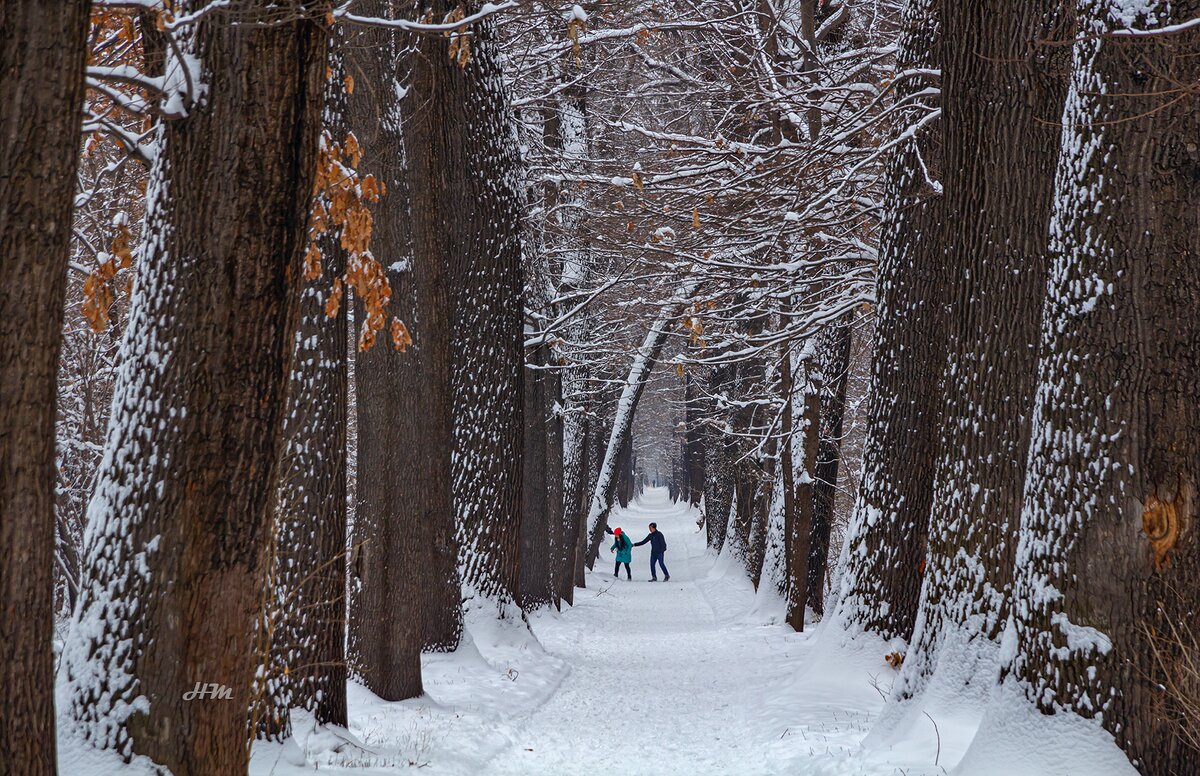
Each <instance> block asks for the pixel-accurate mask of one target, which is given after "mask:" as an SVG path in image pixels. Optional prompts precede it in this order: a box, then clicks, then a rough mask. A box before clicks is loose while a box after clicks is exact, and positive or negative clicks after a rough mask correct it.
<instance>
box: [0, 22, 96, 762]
mask: <svg viewBox="0 0 1200 776" xmlns="http://www.w3.org/2000/svg"><path fill="white" fill-rule="evenodd" d="M89 5H90V3H87V2H80V0H72V1H71V2H45V1H44V0H17V2H11V3H4V4H3V5H0V72H2V73H4V77H3V79H0V106H3V108H0V245H3V246H4V250H3V254H2V257H0V272H2V273H3V277H4V281H3V283H0V394H3V396H4V400H3V401H0V556H2V557H0V686H3V687H4V694H5V700H4V713H3V714H2V715H0V774H18V773H19V774H29V775H30V776H41V775H42V774H51V773H54V772H55V733H54V731H55V719H54V650H53V649H52V648H51V639H52V637H53V633H54V535H55V521H54V485H55V465H54V464H55V462H54V416H55V406H56V400H57V385H56V383H55V376H56V374H57V370H58V354H59V351H60V349H61V345H62V320H63V302H64V296H65V293H66V281H67V258H68V255H69V254H68V243H69V241H70V236H71V208H72V200H73V197H74V193H75V167H76V164H77V162H78V159H79V153H78V151H79V127H80V123H81V122H82V120H83V72H84V61H85V59H86V57H87V30H88V8H89Z"/></svg>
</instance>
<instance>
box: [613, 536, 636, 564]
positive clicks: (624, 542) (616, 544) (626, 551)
mask: <svg viewBox="0 0 1200 776" xmlns="http://www.w3.org/2000/svg"><path fill="white" fill-rule="evenodd" d="M609 549H612V550H616V551H617V563H629V562H630V561H631V560H633V540H632V539H630V538H629V537H628V536H626V535H625V534H621V535H620V536H618V537H616V538H615V539H613V543H612V547H610V548H609Z"/></svg>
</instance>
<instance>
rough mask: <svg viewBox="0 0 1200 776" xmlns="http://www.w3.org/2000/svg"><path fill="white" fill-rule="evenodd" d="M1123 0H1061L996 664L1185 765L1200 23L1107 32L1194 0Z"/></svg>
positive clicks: (1192, 626)
mask: <svg viewBox="0 0 1200 776" xmlns="http://www.w3.org/2000/svg"><path fill="white" fill-rule="evenodd" d="M1122 5H1123V4H1120V3H1115V2H1080V3H1078V5H1077V12H1078V27H1077V28H1076V29H1075V30H1074V31H1073V32H1074V34H1075V36H1076V38H1077V40H1078V42H1077V43H1076V44H1075V51H1074V64H1075V69H1074V75H1073V77H1072V83H1071V90H1070V93H1069V96H1068V99H1067V107H1066V111H1065V114H1064V118H1063V122H1062V124H1063V128H1062V157H1061V159H1060V162H1059V166H1058V175H1057V183H1056V190H1055V202H1056V209H1055V213H1054V217H1053V222H1052V228H1051V231H1050V235H1051V240H1050V255H1051V260H1052V265H1051V269H1050V283H1049V290H1048V295H1047V301H1046V308H1045V320H1044V322H1043V324H1042V362H1041V370H1040V372H1041V374H1040V381H1041V383H1040V387H1039V388H1038V392H1037V398H1036V403H1035V409H1034V411H1033V432H1032V440H1033V441H1032V447H1031V450H1030V454H1029V459H1028V467H1029V468H1028V475H1027V481H1026V486H1025V505H1024V513H1023V515H1022V519H1021V532H1020V542H1019V544H1018V549H1017V564H1016V580H1015V584H1014V595H1013V600H1014V601H1015V602H1019V603H1018V604H1017V605H1015V606H1014V616H1013V621H1012V625H1011V626H1010V628H1009V631H1008V632H1007V633H1006V634H1005V641H1006V642H1007V644H1009V645H1010V647H1011V652H1012V654H1013V655H1014V658H1013V660H1012V661H1011V664H1010V665H1009V666H1008V667H1007V669H1006V670H1007V673H1008V674H1009V676H1010V678H1011V680H1015V682H1016V684H1017V686H1018V687H1020V688H1022V689H1023V690H1024V693H1025V695H1026V696H1027V697H1028V698H1029V700H1030V701H1032V702H1034V703H1036V704H1038V706H1040V707H1041V709H1042V710H1043V711H1044V712H1046V713H1047V714H1054V713H1063V712H1067V713H1075V714H1080V715H1082V716H1085V717H1090V718H1095V719H1097V720H1098V722H1099V724H1102V725H1103V726H1104V727H1105V728H1106V729H1107V730H1108V731H1110V732H1111V733H1112V735H1113V737H1114V738H1115V739H1116V741H1117V744H1118V745H1120V746H1121V747H1122V748H1123V749H1124V750H1125V751H1126V753H1127V754H1128V755H1129V757H1130V759H1131V760H1132V761H1133V762H1134V764H1135V765H1136V766H1137V768H1138V770H1139V771H1141V772H1142V773H1144V774H1147V776H1150V775H1151V774H1172V775H1173V776H1174V775H1175V774H1179V775H1182V774H1191V773H1197V772H1200V750H1198V749H1197V747H1196V737H1195V735H1194V732H1195V730H1196V723H1197V720H1196V719H1195V718H1194V717H1193V718H1192V719H1190V720H1189V719H1188V718H1187V717H1186V715H1184V713H1183V711H1182V709H1183V708H1184V707H1185V705H1186V704H1188V703H1190V704H1191V705H1192V708H1193V709H1194V708H1195V697H1196V696H1195V693H1196V690H1197V687H1198V685H1197V681H1198V679H1200V678H1198V677H1196V676H1195V674H1194V668H1195V666H1196V662H1195V661H1196V657H1197V656H1196V650H1198V649H1200V643H1197V642H1196V641H1195V639H1196V636H1197V635H1200V634H1198V630H1197V625H1196V623H1197V615H1196V612H1197V610H1198V609H1200V535H1198V533H1197V526H1198V525H1200V523H1198V522H1197V518H1198V517H1200V499H1198V497H1197V482H1198V479H1200V404H1198V403H1197V401H1196V397H1197V395H1200V361H1197V353H1200V318H1198V317H1197V315H1196V300H1197V298H1200V249H1198V247H1197V246H1200V151H1198V150H1197V145H1196V143H1197V138H1200V112H1197V109H1196V104H1195V93H1194V92H1193V93H1192V95H1191V96H1190V97H1187V96H1181V95H1180V94H1179V93H1178V92H1177V91H1176V90H1177V89H1178V87H1179V86H1180V85H1181V84H1193V85H1194V84H1196V83H1197V82H1198V79H1200V63H1198V62H1197V60H1196V56H1195V54H1196V51H1197V50H1200V32H1198V31H1197V30H1196V28H1194V27H1193V28H1192V29H1191V30H1185V31H1183V32H1181V33H1176V34H1174V35H1164V36H1156V37H1147V38H1113V37H1105V33H1107V32H1109V31H1111V30H1114V29H1121V28H1126V27H1128V26H1132V27H1134V28H1141V29H1153V28H1158V27H1167V26H1170V25H1172V24H1178V23H1181V22H1185V21H1188V20H1191V19H1194V18H1195V17H1196V16H1197V15H1198V14H1200V4H1198V3H1197V2H1195V0H1191V1H1190V2H1184V3H1172V4H1170V6H1167V4H1166V3H1158V4H1155V5H1156V7H1155V8H1154V10H1153V12H1152V13H1153V16H1152V18H1149V19H1148V18H1146V17H1145V16H1139V17H1138V18H1137V19H1135V20H1132V22H1131V20H1129V19H1127V18H1126V17H1124V16H1118V15H1117V13H1116V11H1117V10H1118V6H1122ZM1118 19H1120V21H1117V20H1118ZM1108 95H1112V96H1108ZM1179 636H1182V637H1183V638H1178V637H1179ZM1189 650H1190V657H1191V660H1192V663H1191V666H1192V671H1193V673H1192V674H1191V676H1190V678H1189V676H1188V674H1187V673H1186V668H1185V666H1186V662H1185V661H1186V660H1187V658H1188V656H1189V654H1188V651H1189ZM1189 726H1190V729H1191V731H1192V733H1193V735H1192V736H1191V738H1190V743H1189V739H1188V736H1187V730H1188V727H1189Z"/></svg>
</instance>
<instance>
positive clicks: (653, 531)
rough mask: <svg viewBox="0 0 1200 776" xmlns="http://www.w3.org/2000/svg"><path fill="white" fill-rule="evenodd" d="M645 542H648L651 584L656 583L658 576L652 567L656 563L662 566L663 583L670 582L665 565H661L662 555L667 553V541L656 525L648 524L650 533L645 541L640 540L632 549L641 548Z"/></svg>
mask: <svg viewBox="0 0 1200 776" xmlns="http://www.w3.org/2000/svg"><path fill="white" fill-rule="evenodd" d="M646 542H650V580H649V581H651V582H657V581H658V574H657V572H656V569H655V567H654V564H655V563H657V564H658V565H659V566H662V570H663V582H670V581H671V572H669V571H667V564H666V563H663V555H665V554H666V552H667V540H666V539H664V538H663V535H662V531H660V530H658V524H657V523H651V524H650V533H649V534H648V535H647V536H646V538H645V539H642V540H641V541H640V542H638V543H637V544H635V545H633V546H634V547H641V546H642V545H643V544H645V543H646Z"/></svg>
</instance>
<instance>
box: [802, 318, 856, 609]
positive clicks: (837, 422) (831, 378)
mask: <svg viewBox="0 0 1200 776" xmlns="http://www.w3.org/2000/svg"><path fill="white" fill-rule="evenodd" d="M850 335H851V329H850V325H849V324H836V326H835V327H834V328H833V329H832V330H831V331H825V332H823V333H822V335H821V340H822V344H821V347H820V350H819V352H818V354H817V357H818V358H819V359H820V360H821V366H820V373H821V426H820V427H821V437H820V439H821V441H820V444H819V446H818V448H817V464H816V480H817V481H816V484H815V485H814V486H813V494H814V495H813V498H814V501H813V518H812V546H811V547H810V548H809V555H808V605H809V606H810V607H811V608H812V610H813V612H814V613H816V614H817V615H823V614H824V613H825V573H826V570H827V568H828V566H829V532H830V529H831V527H832V526H833V507H834V502H835V500H836V498H837V482H838V467H839V465H840V463H841V451H842V420H843V418H844V417H845V412H846V382H847V381H846V373H847V371H848V370H849V367H850V338H851V337H850Z"/></svg>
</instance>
